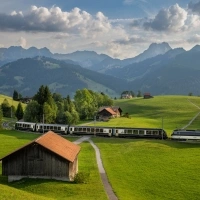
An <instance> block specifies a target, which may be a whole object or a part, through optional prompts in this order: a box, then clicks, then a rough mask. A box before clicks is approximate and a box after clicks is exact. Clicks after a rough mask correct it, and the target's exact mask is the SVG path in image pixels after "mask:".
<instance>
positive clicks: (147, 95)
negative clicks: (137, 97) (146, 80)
mask: <svg viewBox="0 0 200 200" xmlns="http://www.w3.org/2000/svg"><path fill="white" fill-rule="evenodd" d="M150 98H153V96H151V94H150V93H149V92H146V93H144V99H150Z"/></svg>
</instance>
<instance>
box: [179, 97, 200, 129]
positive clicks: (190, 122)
mask: <svg viewBox="0 0 200 200" xmlns="http://www.w3.org/2000/svg"><path fill="white" fill-rule="evenodd" d="M188 101H189V102H190V103H191V104H193V105H194V106H195V107H197V108H198V109H199V110H200V107H199V106H197V105H196V104H194V103H193V102H192V101H190V99H188ZM199 115H200V112H199V113H197V114H196V115H195V116H194V117H193V118H192V119H191V120H190V121H189V123H188V124H187V125H185V126H184V127H182V128H181V129H186V128H187V127H188V126H190V125H191V124H192V122H193V121H194V120H195V119H196V118H197V117H198V116H199Z"/></svg>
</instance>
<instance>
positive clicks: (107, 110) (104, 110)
mask: <svg viewBox="0 0 200 200" xmlns="http://www.w3.org/2000/svg"><path fill="white" fill-rule="evenodd" d="M121 114H122V109H121V108H120V107H117V106H104V107H101V108H100V109H99V111H98V113H97V118H98V119H99V120H102V121H106V120H108V119H110V118H116V117H120V116H121Z"/></svg>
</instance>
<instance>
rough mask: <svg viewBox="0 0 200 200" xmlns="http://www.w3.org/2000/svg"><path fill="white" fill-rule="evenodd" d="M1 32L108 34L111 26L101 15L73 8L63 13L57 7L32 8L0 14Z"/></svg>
mask: <svg viewBox="0 0 200 200" xmlns="http://www.w3.org/2000/svg"><path fill="white" fill-rule="evenodd" d="M0 27H1V31H32V32H65V33H68V34H70V33H77V34H82V35H83V36H84V35H87V34H88V33H90V34H91V35H92V34H94V35H95V34H98V33H102V32H108V31H109V30H110V29H111V28H112V26H111V24H110V22H109V21H108V19H107V17H105V16H104V14H103V13H101V12H98V13H97V14H96V16H94V17H93V16H91V15H90V14H89V13H87V12H86V11H81V10H80V9H79V8H74V9H72V10H71V11H70V12H63V11H62V10H61V9H60V8H59V7H51V8H50V9H48V8H45V7H36V6H32V7H31V10H30V11H29V12H28V13H26V14H25V13H22V12H16V11H13V12H12V13H11V14H10V15H7V14H0Z"/></svg>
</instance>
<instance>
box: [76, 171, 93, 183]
mask: <svg viewBox="0 0 200 200" xmlns="http://www.w3.org/2000/svg"><path fill="white" fill-rule="evenodd" d="M89 176H90V174H89V173H83V172H79V173H77V174H76V175H75V177H74V183H88V181H89Z"/></svg>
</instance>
